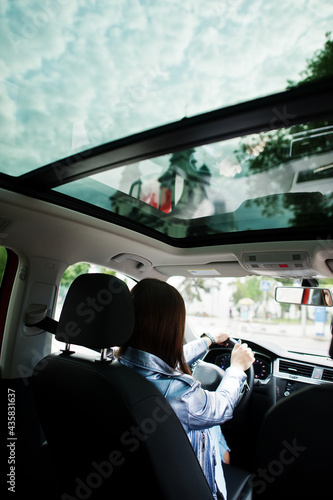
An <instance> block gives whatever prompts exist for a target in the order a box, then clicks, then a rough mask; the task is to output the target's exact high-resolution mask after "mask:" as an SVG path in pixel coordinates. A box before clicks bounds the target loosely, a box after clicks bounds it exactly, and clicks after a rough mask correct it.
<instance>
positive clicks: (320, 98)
mask: <svg viewBox="0 0 333 500" xmlns="http://www.w3.org/2000/svg"><path fill="white" fill-rule="evenodd" d="M332 119H333V78H328V79H325V80H322V81H316V82H312V83H310V84H307V85H302V86H300V87H296V88H293V89H290V90H287V91H285V92H281V93H278V94H274V95H271V96H268V97H264V98H259V99H255V100H253V101H249V102H246V103H242V104H237V105H235V106H230V107H227V108H223V109H219V110H216V111H213V112H209V113H205V114H202V115H199V116H196V117H193V118H184V119H183V120H180V121H178V122H175V123H173V124H170V125H165V126H162V127H158V128H155V129H152V130H149V131H146V132H142V133H140V134H135V135H133V136H130V137H127V138H125V139H120V140H117V141H113V142H110V143H107V144H104V145H103V146H98V147H95V148H92V149H89V150H87V151H85V152H82V153H79V154H76V155H73V156H70V157H68V158H65V159H63V160H60V161H58V162H55V163H51V164H49V165H46V166H44V167H41V168H38V169H36V170H34V171H32V172H29V173H27V174H24V175H21V176H19V177H12V176H9V175H6V174H0V187H3V188H5V189H8V190H12V191H15V192H19V193H22V194H26V195H28V196H32V197H34V198H38V199H41V200H45V201H48V202H51V203H54V204H57V205H60V206H64V207H67V208H70V209H72V210H75V211H78V212H82V213H85V214H87V215H91V216H93V217H96V218H100V219H103V220H107V221H109V222H112V223H115V224H117V225H120V226H123V227H128V228H129V229H133V230H135V231H136V232H140V233H143V234H147V235H149V236H151V237H153V238H155V239H159V240H162V241H165V242H167V243H169V244H171V245H173V246H178V247H191V246H203V245H207V244H210V245H212V244H220V243H225V242H226V241H227V242H241V241H245V240H246V241H248V240H249V238H250V239H251V241H264V240H267V239H268V240H271V239H272V238H273V239H278V240H284V239H286V240H290V239H295V237H296V235H297V234H298V237H299V239H304V238H305V235H307V236H308V238H313V237H315V232H316V233H318V228H299V230H298V229H297V228H296V229H295V228H292V229H290V230H288V229H282V230H276V229H275V230H254V231H250V233H251V235H249V232H248V231H246V232H239V233H224V234H220V235H209V236H207V237H204V238H200V237H199V238H198V237H195V238H186V239H182V240H179V239H176V238H170V237H168V236H165V235H163V234H162V233H159V232H158V231H156V230H154V229H151V228H147V227H145V226H143V225H140V224H138V223H137V222H136V223H135V224H134V223H133V222H132V221H130V220H129V219H127V218H126V217H122V216H120V215H117V214H114V213H112V212H109V211H107V210H105V209H102V208H98V207H94V206H92V205H90V204H88V203H85V202H82V201H79V200H75V199H73V198H71V197H69V196H66V195H63V194H61V193H56V192H54V191H52V188H54V187H57V186H60V185H62V184H64V183H68V182H72V181H74V180H77V179H81V178H83V177H87V176H91V175H93V174H97V173H99V172H102V171H105V170H109V169H112V168H115V167H118V166H121V165H126V164H129V163H133V162H135V161H139V160H144V159H149V158H154V157H156V156H160V155H163V154H168V153H172V152H175V151H180V150H184V149H188V148H191V147H197V146H201V145H204V144H209V143H213V142H217V141H222V140H226V139H231V138H234V137H239V136H245V135H249V134H254V133H260V132H264V131H270V130H278V129H280V128H283V127H291V126H293V125H296V124H301V123H307V122H311V121H316V122H319V121H324V120H332ZM320 231H321V235H320V237H321V238H325V237H327V236H328V235H329V234H330V231H331V228H324V227H322V228H320ZM317 236H318V234H317ZM317 236H316V237H317ZM308 238H305V239H308Z"/></svg>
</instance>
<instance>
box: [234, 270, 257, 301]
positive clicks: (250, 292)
mask: <svg viewBox="0 0 333 500" xmlns="http://www.w3.org/2000/svg"><path fill="white" fill-rule="evenodd" d="M261 279H262V278H261V277H260V276H253V277H252V278H251V279H246V280H243V279H242V278H238V279H236V280H235V281H233V282H232V283H230V286H233V287H235V290H234V292H233V294H232V296H231V299H232V301H233V303H234V304H235V305H237V304H238V302H239V301H240V300H241V299H244V298H245V297H247V298H249V299H252V300H254V302H256V303H258V302H260V301H261V300H262V299H263V292H262V291H261V290H260V282H261Z"/></svg>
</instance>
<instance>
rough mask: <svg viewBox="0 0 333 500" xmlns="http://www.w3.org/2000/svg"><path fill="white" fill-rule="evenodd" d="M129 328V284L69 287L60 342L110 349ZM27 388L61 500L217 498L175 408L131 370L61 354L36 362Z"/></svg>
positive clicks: (93, 278)
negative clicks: (31, 388) (31, 391)
mask: <svg viewBox="0 0 333 500" xmlns="http://www.w3.org/2000/svg"><path fill="white" fill-rule="evenodd" d="M133 324H134V312H133V304H132V299H131V295H130V292H129V290H128V288H127V286H126V285H125V284H124V283H123V282H122V281H120V280H118V279H117V278H115V277H113V276H109V275H99V274H87V275H83V276H80V277H78V278H77V279H76V280H75V281H74V283H73V285H72V286H71V288H70V289H69V291H68V294H67V297H66V301H65V303H64V306H63V310H62V313H61V317H60V320H59V325H58V328H57V332H56V338H57V339H58V340H63V341H65V342H67V343H71V345H73V344H75V345H80V346H84V347H89V348H92V349H106V348H110V347H112V346H119V345H122V343H124V342H125V341H126V340H128V338H129V337H130V335H131V333H132V329H133ZM33 385H34V392H35V399H36V406H37V410H38V413H39V416H40V420H41V423H42V427H43V430H44V433H45V436H46V439H47V442H48V446H49V449H50V454H51V456H52V459H53V462H54V466H55V469H56V474H57V482H58V485H59V489H58V492H59V497H60V498H61V499H62V500H72V499H73V498H76V499H78V498H80V499H88V498H89V499H107V498H112V497H113V495H114V494H115V495H116V498H120V497H121V498H137V497H139V495H142V498H145V499H154V500H156V499H168V500H183V499H184V498H191V499H197V500H199V499H200V500H205V499H207V500H211V499H212V498H213V497H212V494H211V491H210V488H209V486H208V484H207V482H206V479H205V477H204V475H203V473H202V470H201V467H200V465H199V463H198V461H197V458H196V456H195V454H194V452H193V449H192V447H191V445H190V442H189V440H188V438H187V435H186V433H185V431H184V429H183V427H182V425H181V424H180V422H179V420H178V418H177V417H176V415H175V413H174V412H173V410H172V408H171V406H170V405H169V404H168V402H167V401H166V400H165V399H164V398H163V396H162V395H161V394H160V392H159V391H158V390H157V389H156V388H155V387H154V385H153V384H151V383H150V382H149V381H147V380H146V379H145V378H143V377H142V376H140V375H139V374H138V373H137V372H136V371H135V370H132V369H131V368H128V367H126V366H124V365H122V364H120V363H119V362H118V361H111V360H109V359H106V360H105V359H98V358H96V356H95V355H94V354H92V355H91V356H90V355H84V354H79V353H74V352H73V351H71V350H70V351H68V350H67V351H64V352H60V353H54V354H51V355H49V356H47V357H46V358H44V359H43V360H42V361H40V363H39V364H38V365H37V366H36V367H35V372H34V377H33Z"/></svg>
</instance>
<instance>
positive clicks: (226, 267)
mask: <svg viewBox="0 0 333 500" xmlns="http://www.w3.org/2000/svg"><path fill="white" fill-rule="evenodd" d="M155 269H156V270H157V271H159V272H160V273H162V274H165V275H166V276H184V277H185V278H200V277H201V278H230V277H231V278H235V277H236V278H237V277H241V276H246V275H248V274H249V273H248V272H245V271H244V269H243V267H242V266H241V265H240V264H239V263H238V262H210V263H208V264H198V265H195V264H188V265H182V266H157V267H156V268H155ZM251 274H252V273H251Z"/></svg>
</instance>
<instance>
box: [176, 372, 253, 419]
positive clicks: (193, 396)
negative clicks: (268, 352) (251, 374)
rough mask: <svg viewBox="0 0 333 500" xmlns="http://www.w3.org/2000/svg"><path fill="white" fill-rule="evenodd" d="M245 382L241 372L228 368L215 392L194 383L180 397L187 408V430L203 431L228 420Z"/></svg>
mask: <svg viewBox="0 0 333 500" xmlns="http://www.w3.org/2000/svg"><path fill="white" fill-rule="evenodd" d="M245 380H246V374H245V373H244V372H243V371H242V370H240V369H238V368H234V367H230V368H228V369H227V370H226V372H225V375H224V377H223V379H222V381H221V383H220V385H219V386H218V388H217V389H216V391H207V390H205V389H202V388H201V386H200V383H199V382H195V383H194V384H193V385H192V386H191V388H190V389H189V390H188V391H186V392H185V393H184V394H183V396H182V403H183V404H184V405H186V406H187V422H186V425H187V427H188V429H205V428H209V427H212V426H214V425H217V424H222V423H223V422H226V421H227V420H230V419H231V418H232V415H233V411H234V408H235V406H236V403H237V402H238V399H239V396H240V391H241V387H242V385H243V383H244V381H245Z"/></svg>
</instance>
